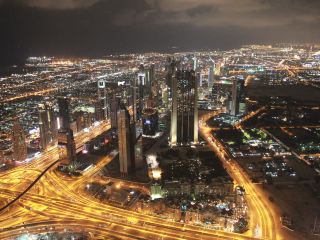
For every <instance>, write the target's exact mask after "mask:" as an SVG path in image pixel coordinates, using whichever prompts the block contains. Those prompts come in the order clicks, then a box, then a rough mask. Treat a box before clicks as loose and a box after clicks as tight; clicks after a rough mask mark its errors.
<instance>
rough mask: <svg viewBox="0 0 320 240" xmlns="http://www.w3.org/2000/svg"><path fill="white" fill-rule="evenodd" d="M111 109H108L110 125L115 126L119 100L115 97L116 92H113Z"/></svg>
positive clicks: (116, 125) (116, 124)
mask: <svg viewBox="0 0 320 240" xmlns="http://www.w3.org/2000/svg"><path fill="white" fill-rule="evenodd" d="M110 106H111V111H110V118H111V127H113V128H117V127H118V110H119V108H120V100H119V98H118V97H117V95H116V93H113V95H112V99H111V104H110Z"/></svg>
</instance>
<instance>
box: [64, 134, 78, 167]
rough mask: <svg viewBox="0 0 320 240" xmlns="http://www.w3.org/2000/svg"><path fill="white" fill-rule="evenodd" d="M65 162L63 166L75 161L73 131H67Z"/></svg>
mask: <svg viewBox="0 0 320 240" xmlns="http://www.w3.org/2000/svg"><path fill="white" fill-rule="evenodd" d="M66 134H67V159H66V160H67V162H65V164H67V165H69V164H70V163H72V162H73V161H75V160H76V159H77V155H76V143H75V141H74V136H73V131H72V130H71V129H68V130H67V133H66Z"/></svg>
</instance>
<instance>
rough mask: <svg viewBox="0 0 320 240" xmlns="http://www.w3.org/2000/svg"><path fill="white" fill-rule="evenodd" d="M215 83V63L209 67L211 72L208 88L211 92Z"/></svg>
mask: <svg viewBox="0 0 320 240" xmlns="http://www.w3.org/2000/svg"><path fill="white" fill-rule="evenodd" d="M213 83H214V63H213V66H210V67H209V73H208V90H209V92H211V91H212V87H213Z"/></svg>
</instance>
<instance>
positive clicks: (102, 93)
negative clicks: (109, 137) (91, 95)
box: [95, 79, 109, 121]
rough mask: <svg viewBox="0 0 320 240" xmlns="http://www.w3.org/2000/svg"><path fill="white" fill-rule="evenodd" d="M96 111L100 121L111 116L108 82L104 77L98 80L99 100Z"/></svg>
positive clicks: (97, 118)
mask: <svg viewBox="0 0 320 240" xmlns="http://www.w3.org/2000/svg"><path fill="white" fill-rule="evenodd" d="M95 112H96V120H98V121H103V120H105V119H106V118H108V117H109V116H108V99H107V90H106V82H105V80H103V79H101V80H99V81H98V101H97V103H96V105H95Z"/></svg>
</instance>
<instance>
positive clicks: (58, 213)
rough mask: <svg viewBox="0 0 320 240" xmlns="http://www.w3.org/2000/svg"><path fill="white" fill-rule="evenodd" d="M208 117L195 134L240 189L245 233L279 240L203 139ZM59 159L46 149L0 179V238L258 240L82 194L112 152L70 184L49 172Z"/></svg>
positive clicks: (264, 211)
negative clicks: (81, 235)
mask: <svg viewBox="0 0 320 240" xmlns="http://www.w3.org/2000/svg"><path fill="white" fill-rule="evenodd" d="M212 116H213V115H212V114H207V115H204V116H202V117H201V120H200V133H201V134H202V135H203V137H204V138H205V139H206V140H207V141H208V143H209V144H210V146H211V147H212V150H213V151H214V152H215V153H216V154H217V155H218V156H219V158H220V159H221V161H222V162H223V163H224V166H225V167H226V169H227V170H228V172H229V174H230V175H231V176H232V177H233V179H234V180H235V182H236V183H237V184H239V185H241V186H243V187H244V188H245V190H246V193H247V200H248V203H249V207H250V211H251V215H250V216H251V218H250V227H251V229H254V228H255V226H256V225H259V227H260V228H261V232H262V236H261V237H260V239H274V240H276V239H282V238H281V236H280V232H279V231H278V227H279V226H278V224H277V221H276V220H275V217H276V216H275V215H274V212H273V211H272V207H270V206H269V205H268V202H267V201H266V200H265V199H264V198H263V195H262V194H260V191H259V190H258V189H257V188H256V187H255V186H254V185H253V184H252V183H251V182H250V180H249V179H248V177H247V176H246V175H245V173H243V172H242V171H241V170H239V169H240V168H239V166H237V165H236V164H235V163H231V162H230V161H229V159H228V158H227V157H226V154H225V152H224V149H223V146H222V145H221V144H220V143H219V142H218V141H217V140H216V139H214V138H212V135H211V134H209V133H210V131H211V129H210V128H208V127H207V126H206V125H205V124H204V123H205V121H206V119H208V118H210V117H212ZM109 127H110V126H109V125H108V123H107V122H105V123H101V124H100V125H98V126H96V127H95V128H93V129H91V131H90V132H89V133H81V134H79V135H78V136H76V144H77V146H80V145H81V144H83V143H84V142H86V141H88V139H90V138H93V137H96V136H97V135H99V134H101V133H102V132H103V131H106V130H107V129H108V128H109ZM59 154H60V157H61V154H63V151H62V153H61V150H59V149H52V150H51V151H49V152H48V153H45V154H43V155H42V156H41V157H39V158H38V159H35V160H34V161H32V162H30V163H28V164H25V165H22V166H18V167H16V168H14V169H12V170H9V171H8V172H5V173H2V174H1V175H0V189H1V191H0V204H1V207H2V208H3V210H2V212H1V214H0V222H1V225H0V239H12V238H13V237H14V236H18V235H20V234H22V233H26V232H28V233H38V232H47V231H49V230H53V229H55V230H56V231H66V230H70V231H85V232H87V233H88V234H90V236H91V237H92V238H93V239H99V238H100V239H194V240H196V239H238V240H240V239H258V238H255V237H253V236H254V231H248V232H247V233H246V234H243V235H241V234H236V233H232V232H223V231H215V230H211V229H206V228H203V227H199V226H192V225H188V224H184V223H177V222H172V221H169V220H164V219H160V218H158V217H154V216H149V215H142V214H139V213H136V212H133V211H130V210H126V209H121V208H117V207H114V206H111V205H108V204H102V203H99V202H97V201H96V200H94V199H93V198H91V197H90V196H88V194H86V193H85V192H84V187H85V186H86V184H87V183H89V182H90V179H92V177H94V176H95V174H96V173H97V172H99V171H100V169H101V168H103V167H104V166H105V165H106V164H108V163H109V162H110V161H111V160H112V159H113V158H114V157H115V156H116V155H117V152H116V151H113V152H111V153H110V154H109V155H107V156H105V157H104V158H103V159H102V160H101V161H100V162H99V163H97V164H96V165H95V166H94V167H92V168H91V169H90V170H88V171H87V172H85V174H84V175H83V176H81V177H78V178H74V179H71V180H70V178H67V177H63V176H61V175H60V174H59V173H57V172H56V171H55V168H56V166H57V164H58V163H55V161H57V160H58V159H59ZM44 171H45V173H43V172H44ZM40 174H43V175H42V176H41V178H39V179H38V181H36V182H33V181H34V180H35V179H37V177H38V176H39V175H40ZM32 183H33V184H32ZM30 184H32V187H31V188H30V189H29V191H27V192H25V193H24V194H23V195H22V196H21V197H20V198H19V199H18V200H17V201H16V202H15V203H14V204H12V205H9V207H5V206H6V205H7V204H8V203H10V202H11V201H12V200H14V199H15V198H16V196H18V195H19V194H21V193H22V192H23V191H24V190H25V189H26V188H28V186H30Z"/></svg>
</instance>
